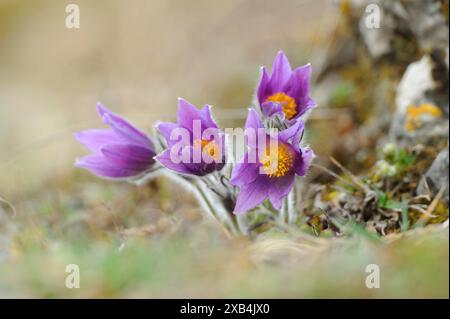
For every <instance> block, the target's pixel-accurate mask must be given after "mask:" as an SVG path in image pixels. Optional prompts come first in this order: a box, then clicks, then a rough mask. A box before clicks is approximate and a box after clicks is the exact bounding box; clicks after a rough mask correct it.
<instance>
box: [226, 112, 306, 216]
mask: <svg viewBox="0 0 450 319" xmlns="http://www.w3.org/2000/svg"><path fill="white" fill-rule="evenodd" d="M245 130H246V135H247V136H248V132H249V130H253V132H255V131H257V130H264V126H263V124H262V122H261V119H260V118H259V117H258V115H257V113H256V111H255V110H253V109H250V110H249V114H248V117H247V122H246V124H245ZM303 131H304V124H303V122H302V121H301V120H297V121H295V123H293V124H292V125H291V126H290V127H289V128H287V129H285V130H283V131H280V132H278V134H277V135H276V136H274V135H269V134H266V133H265V134H263V135H262V136H261V134H252V135H253V136H258V138H256V139H249V138H248V137H247V146H248V150H247V153H245V155H244V158H243V160H242V161H241V162H240V163H239V164H237V165H236V167H235V168H234V169H233V173H232V177H231V183H232V184H233V185H235V186H239V188H240V190H239V194H238V197H237V202H236V207H235V209H234V212H235V213H243V212H246V211H249V210H251V209H253V208H255V207H256V206H258V205H259V204H261V203H262V202H263V201H264V200H265V199H267V198H268V199H269V200H270V202H271V203H272V205H273V207H275V208H276V209H280V208H281V204H282V200H283V199H284V198H285V197H286V196H287V195H288V194H289V192H290V191H291V190H292V188H293V187H294V183H295V177H296V175H299V176H304V175H306V173H307V170H308V167H309V162H310V161H311V159H312V157H313V156H314V154H313V152H312V150H311V149H309V148H308V147H306V148H301V147H300V141H301V139H302V136H303ZM264 139H265V141H264V143H261V142H262V140H264Z"/></svg>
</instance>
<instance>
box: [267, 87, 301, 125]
mask: <svg viewBox="0 0 450 319" xmlns="http://www.w3.org/2000/svg"><path fill="white" fill-rule="evenodd" d="M266 102H277V103H280V104H281V106H282V108H283V113H284V115H285V116H286V118H287V119H288V120H290V119H292V118H293V117H294V116H296V115H297V104H296V103H295V100H294V99H293V98H292V97H290V96H289V95H287V94H285V93H275V94H273V95H271V96H269V97H268V98H267V100H266Z"/></svg>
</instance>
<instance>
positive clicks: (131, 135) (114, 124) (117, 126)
mask: <svg viewBox="0 0 450 319" xmlns="http://www.w3.org/2000/svg"><path fill="white" fill-rule="evenodd" d="M97 111H98V113H99V114H100V116H101V118H102V120H103V122H105V124H108V125H109V126H111V128H112V129H113V130H114V131H115V132H116V133H117V134H118V135H120V136H122V137H123V138H125V139H127V140H128V141H130V142H131V141H132V142H134V143H136V144H141V145H147V146H149V147H150V148H151V149H154V145H153V142H152V141H151V140H150V138H149V137H148V136H147V135H146V134H145V133H144V132H142V131H140V130H138V129H137V128H136V127H134V126H133V125H132V124H131V123H129V122H128V121H127V120H125V119H124V118H122V117H121V116H119V115H116V114H114V113H113V112H111V111H110V110H108V109H107V108H106V107H104V106H103V105H102V104H101V103H97Z"/></svg>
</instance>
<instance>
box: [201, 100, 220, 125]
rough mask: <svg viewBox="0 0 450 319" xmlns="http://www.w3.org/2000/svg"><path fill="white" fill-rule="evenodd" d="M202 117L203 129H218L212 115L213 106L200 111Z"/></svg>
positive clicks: (206, 106)
mask: <svg viewBox="0 0 450 319" xmlns="http://www.w3.org/2000/svg"><path fill="white" fill-rule="evenodd" d="M200 115H201V117H202V128H208V127H215V128H218V126H217V123H216V121H214V119H213V117H212V114H211V105H205V106H204V107H203V108H202V109H201V110H200Z"/></svg>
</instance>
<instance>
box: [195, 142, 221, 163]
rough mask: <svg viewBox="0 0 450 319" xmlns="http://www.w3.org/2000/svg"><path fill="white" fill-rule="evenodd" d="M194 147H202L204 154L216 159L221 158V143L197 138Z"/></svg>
mask: <svg viewBox="0 0 450 319" xmlns="http://www.w3.org/2000/svg"><path fill="white" fill-rule="evenodd" d="M194 148H200V149H201V151H202V153H203V154H206V155H208V156H210V157H211V158H212V159H213V160H214V161H216V162H217V161H218V160H219V156H220V150H219V145H217V143H216V142H214V141H209V140H203V139H202V140H195V141H194Z"/></svg>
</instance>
